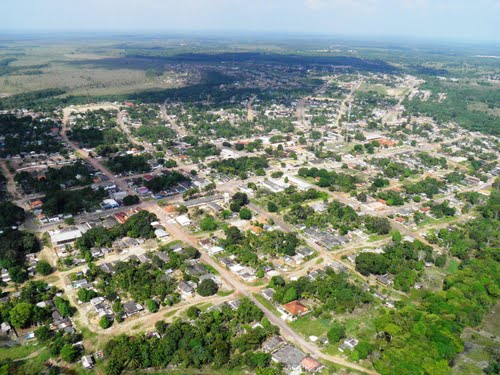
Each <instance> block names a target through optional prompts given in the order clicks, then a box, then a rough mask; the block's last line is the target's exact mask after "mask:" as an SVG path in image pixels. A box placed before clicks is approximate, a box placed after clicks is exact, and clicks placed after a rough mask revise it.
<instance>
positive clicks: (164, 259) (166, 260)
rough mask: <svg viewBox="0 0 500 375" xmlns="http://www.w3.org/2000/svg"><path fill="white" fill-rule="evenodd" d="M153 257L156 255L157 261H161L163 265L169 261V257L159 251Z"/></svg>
mask: <svg viewBox="0 0 500 375" xmlns="http://www.w3.org/2000/svg"><path fill="white" fill-rule="evenodd" d="M154 255H156V256H157V257H158V259H160V260H161V261H163V262H165V263H167V262H168V261H169V260H170V257H169V256H168V255H167V254H165V253H164V252H161V251H157V252H156V253H154Z"/></svg>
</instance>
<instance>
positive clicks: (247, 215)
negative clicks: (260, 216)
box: [240, 207, 252, 220]
mask: <svg viewBox="0 0 500 375" xmlns="http://www.w3.org/2000/svg"><path fill="white" fill-rule="evenodd" d="M240 219H242V220H251V219H252V211H250V210H249V209H248V208H246V207H243V208H242V209H241V210H240Z"/></svg>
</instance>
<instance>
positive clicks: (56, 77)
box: [0, 41, 178, 95]
mask: <svg viewBox="0 0 500 375" xmlns="http://www.w3.org/2000/svg"><path fill="white" fill-rule="evenodd" d="M100 43H101V45H100V46H99V47H98V48H94V49H95V50H94V51H89V50H87V47H85V46H84V45H81V44H79V43H77V42H75V43H69V42H65V43H63V42H60V43H53V44H39V45H32V44H30V45H24V44H23V43H21V42H20V43H15V44H10V45H7V48H4V49H2V50H0V60H1V59H4V58H7V57H12V53H14V54H15V57H14V58H16V60H15V61H13V62H11V63H10V64H9V67H12V68H14V69H16V70H14V71H13V72H10V73H9V74H6V75H3V76H0V88H1V89H0V92H1V93H2V94H17V93H21V92H27V91H35V90H42V89H48V88H56V87H57V88H60V87H63V88H66V89H67V90H68V91H69V93H70V94H72V95H108V94H124V93H132V92H137V91H142V90H148V89H166V88H171V87H175V86H178V85H176V84H175V82H176V81H177V74H176V73H174V72H172V71H170V69H169V68H168V67H167V66H165V67H160V69H161V68H163V69H162V71H163V75H159V76H157V77H154V78H151V77H148V76H147V74H146V73H147V70H148V69H149V68H151V67H150V66H148V65H147V62H143V65H142V66H141V64H140V63H138V62H136V63H135V64H132V63H129V64H124V63H120V62H121V60H120V59H119V58H120V51H119V50H117V49H116V48H115V47H112V45H111V44H109V42H108V43H107V42H106V41H103V42H100ZM14 51H15V52H14ZM113 61H116V64H113ZM104 62H106V63H104Z"/></svg>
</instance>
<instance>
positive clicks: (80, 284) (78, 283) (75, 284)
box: [72, 279, 88, 289]
mask: <svg viewBox="0 0 500 375" xmlns="http://www.w3.org/2000/svg"><path fill="white" fill-rule="evenodd" d="M87 283H88V282H87V279H81V280H75V281H73V284H72V286H73V288H74V289H79V288H82V287H83V285H86V284H87Z"/></svg>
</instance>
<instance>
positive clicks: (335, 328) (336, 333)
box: [327, 321, 345, 343]
mask: <svg viewBox="0 0 500 375" xmlns="http://www.w3.org/2000/svg"><path fill="white" fill-rule="evenodd" d="M327 337H328V341H329V342H330V343H336V342H339V341H340V340H341V339H343V338H345V327H344V325H343V324H341V323H339V322H337V321H334V322H333V324H332V326H331V328H330V329H329V330H328V333H327Z"/></svg>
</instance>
